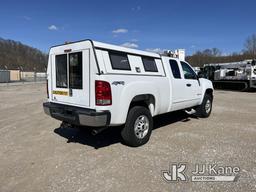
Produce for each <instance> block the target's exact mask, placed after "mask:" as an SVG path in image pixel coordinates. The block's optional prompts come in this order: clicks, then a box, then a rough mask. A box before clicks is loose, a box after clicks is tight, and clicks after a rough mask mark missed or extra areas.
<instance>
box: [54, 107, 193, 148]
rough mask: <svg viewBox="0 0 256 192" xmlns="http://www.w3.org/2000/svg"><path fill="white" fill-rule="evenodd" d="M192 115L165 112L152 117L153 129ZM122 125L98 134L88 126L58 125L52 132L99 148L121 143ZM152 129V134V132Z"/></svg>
mask: <svg viewBox="0 0 256 192" xmlns="http://www.w3.org/2000/svg"><path fill="white" fill-rule="evenodd" d="M191 118H196V117H194V116H191V115H188V114H186V113H185V112H183V111H176V112H171V113H166V114H163V115H159V116H156V117H154V128H153V129H154V130H155V129H158V128H161V127H164V126H166V125H169V124H173V123H175V122H180V121H182V122H188V121H190V119H191ZM122 128H123V126H119V127H109V128H108V129H106V130H105V131H103V132H101V133H99V134H98V135H95V136H94V135H92V134H91V129H90V128H71V127H65V128H64V127H61V126H60V127H58V128H56V129H55V130H54V132H55V133H56V134H58V135H60V136H62V137H64V138H66V139H67V143H80V144H83V145H88V146H91V147H94V148H95V149H99V148H102V147H106V146H109V145H112V144H115V143H122V138H121V135H120V132H121V130H122ZM154 130H153V132H152V134H154Z"/></svg>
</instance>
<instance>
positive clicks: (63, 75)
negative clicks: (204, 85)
mask: <svg viewBox="0 0 256 192" xmlns="http://www.w3.org/2000/svg"><path fill="white" fill-rule="evenodd" d="M55 66H56V87H58V88H67V87H68V83H67V82H68V80H67V55H66V54H63V55H56V56H55Z"/></svg>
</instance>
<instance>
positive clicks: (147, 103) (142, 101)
mask: <svg viewBox="0 0 256 192" xmlns="http://www.w3.org/2000/svg"><path fill="white" fill-rule="evenodd" d="M134 106H143V107H146V108H147V109H149V111H150V113H151V115H152V116H153V114H154V110H155V97H154V96H153V95H151V94H145V95H137V96H135V97H134V98H133V99H132V101H131V103H130V106H129V110H130V109H131V108H132V107H134Z"/></svg>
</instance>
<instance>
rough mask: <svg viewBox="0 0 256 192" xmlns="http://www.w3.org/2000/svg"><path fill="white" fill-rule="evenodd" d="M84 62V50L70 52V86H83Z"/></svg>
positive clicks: (75, 87)
mask: <svg viewBox="0 0 256 192" xmlns="http://www.w3.org/2000/svg"><path fill="white" fill-rule="evenodd" d="M82 63H83V59H82V52H77V53H70V54H69V88H71V89H82V88H83V81H82V80H83V77H82V71H83V70H82V68H83V66H82Z"/></svg>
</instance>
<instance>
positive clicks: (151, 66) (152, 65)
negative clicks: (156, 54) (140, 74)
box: [142, 57, 158, 72]
mask: <svg viewBox="0 0 256 192" xmlns="http://www.w3.org/2000/svg"><path fill="white" fill-rule="evenodd" d="M142 62H143V66H144V69H145V71H147V72H158V70H157V66H156V62H155V59H154V58H151V57H142Z"/></svg>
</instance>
